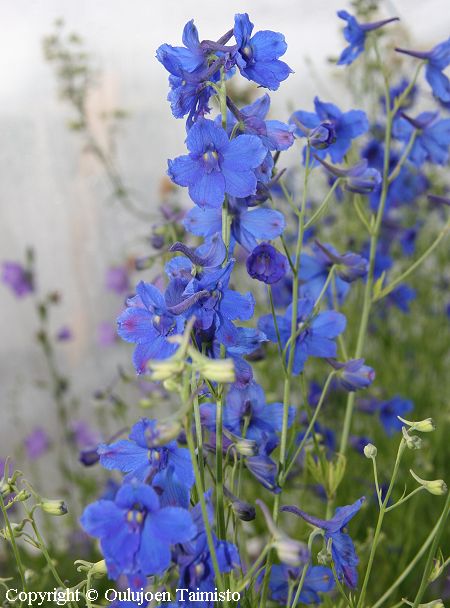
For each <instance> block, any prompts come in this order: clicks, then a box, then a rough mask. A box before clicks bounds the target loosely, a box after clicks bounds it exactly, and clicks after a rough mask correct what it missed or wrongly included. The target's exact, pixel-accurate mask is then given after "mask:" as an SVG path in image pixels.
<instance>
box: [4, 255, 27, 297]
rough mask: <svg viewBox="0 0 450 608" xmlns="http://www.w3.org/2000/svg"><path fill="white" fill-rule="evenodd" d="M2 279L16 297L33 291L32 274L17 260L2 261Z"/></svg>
mask: <svg viewBox="0 0 450 608" xmlns="http://www.w3.org/2000/svg"><path fill="white" fill-rule="evenodd" d="M2 281H3V283H4V284H5V285H8V287H10V288H11V290H12V291H13V293H14V295H15V296H17V297H18V298H23V297H24V296H26V295H28V294H30V293H33V292H34V282H33V276H32V275H31V274H30V272H29V271H28V270H26V269H25V268H24V267H23V266H22V264H19V262H3V264H2Z"/></svg>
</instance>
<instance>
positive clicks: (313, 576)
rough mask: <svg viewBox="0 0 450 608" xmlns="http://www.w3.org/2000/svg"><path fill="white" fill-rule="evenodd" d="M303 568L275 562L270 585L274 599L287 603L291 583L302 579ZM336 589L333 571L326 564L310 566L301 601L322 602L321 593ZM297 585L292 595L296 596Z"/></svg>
mask: <svg viewBox="0 0 450 608" xmlns="http://www.w3.org/2000/svg"><path fill="white" fill-rule="evenodd" d="M301 575H302V570H301V569H300V568H292V567H290V566H285V565H284V564H275V565H274V566H272V570H271V573H270V581H269V587H270V592H271V596H272V599H273V600H275V601H277V602H279V603H281V604H286V603H287V601H288V597H289V583H291V582H292V581H298V580H300V577H301ZM333 589H334V578H333V572H332V571H331V570H330V568H327V567H326V566H310V567H308V570H307V573H306V576H305V578H304V580H303V587H302V590H301V592H300V596H299V601H300V602H301V603H303V604H320V603H321V599H320V596H319V593H328V592H329V591H332V590H333ZM296 591H297V586H294V587H293V592H292V595H293V596H295V594H296Z"/></svg>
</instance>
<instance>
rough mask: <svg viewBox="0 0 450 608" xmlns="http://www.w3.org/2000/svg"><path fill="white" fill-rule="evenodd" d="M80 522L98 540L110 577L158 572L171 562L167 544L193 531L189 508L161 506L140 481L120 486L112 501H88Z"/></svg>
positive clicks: (193, 534) (194, 529)
mask: <svg viewBox="0 0 450 608" xmlns="http://www.w3.org/2000/svg"><path fill="white" fill-rule="evenodd" d="M81 524H82V526H83V528H84V529H85V530H86V532H88V534H90V535H91V536H94V537H96V538H99V539H100V546H101V549H102V553H103V555H104V557H105V561H106V565H107V567H108V574H109V576H110V577H111V578H113V579H117V578H118V577H119V576H120V575H121V574H125V575H127V576H129V577H133V576H135V575H141V574H142V575H145V576H148V575H153V574H162V573H163V572H164V571H165V570H166V569H167V568H168V567H169V565H170V562H171V553H170V548H171V546H172V545H174V544H176V543H183V542H187V541H189V540H190V539H191V538H193V537H194V536H195V534H196V527H195V525H194V523H193V521H192V516H191V514H190V513H189V511H186V510H185V509H182V508H180V507H163V508H161V505H160V501H159V498H158V495H157V494H156V492H155V490H154V489H153V488H151V487H150V486H148V485H145V484H141V483H133V484H125V485H123V486H122V487H121V488H120V490H119V491H118V492H117V495H116V497H115V499H114V500H99V501H97V502H94V503H92V504H90V505H89V506H88V507H86V509H85V510H84V513H83V515H82V517H81Z"/></svg>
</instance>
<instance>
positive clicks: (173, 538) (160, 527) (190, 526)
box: [145, 507, 197, 544]
mask: <svg viewBox="0 0 450 608" xmlns="http://www.w3.org/2000/svg"><path fill="white" fill-rule="evenodd" d="M147 519H150V522H151V523H150V525H148V526H147V525H146V526H145V534H149V533H150V532H151V533H152V534H153V536H154V537H155V538H157V539H158V540H161V541H162V542H164V543H167V544H175V543H184V542H187V541H188V540H191V538H193V537H194V536H195V535H196V534H197V528H196V526H195V525H194V522H193V521H192V515H191V514H190V513H189V511H187V510H186V509H181V508H180V507H164V508H163V509H160V510H159V511H157V512H156V513H151V514H149V515H148V516H147ZM146 523H147V522H146Z"/></svg>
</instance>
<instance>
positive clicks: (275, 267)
mask: <svg viewBox="0 0 450 608" xmlns="http://www.w3.org/2000/svg"><path fill="white" fill-rule="evenodd" d="M246 264H247V272H248V274H249V275H250V276H251V277H252V279H257V280H258V281H262V282H263V283H268V284H269V285H272V284H273V283H277V282H278V281H280V280H281V279H282V278H283V277H284V276H285V275H286V272H287V270H288V262H287V259H286V257H285V256H284V255H283V254H282V253H280V252H279V251H277V250H276V249H275V247H272V245H270V244H269V243H261V245H258V246H257V247H255V248H254V249H253V251H252V252H251V254H250V255H249V256H248V258H247V262H246Z"/></svg>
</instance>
